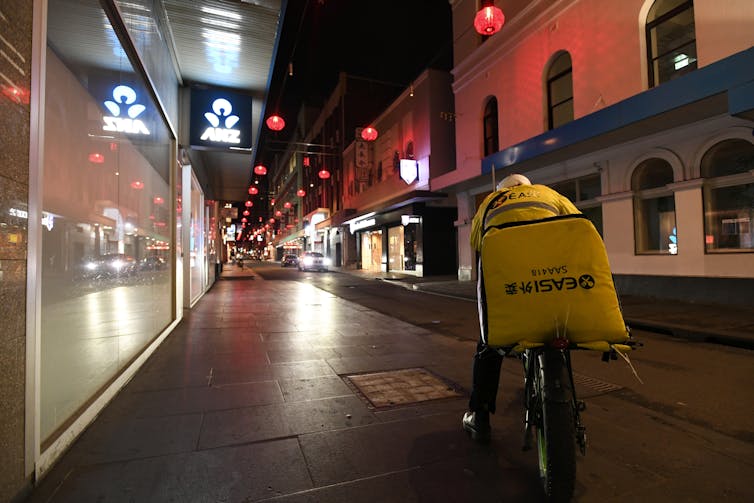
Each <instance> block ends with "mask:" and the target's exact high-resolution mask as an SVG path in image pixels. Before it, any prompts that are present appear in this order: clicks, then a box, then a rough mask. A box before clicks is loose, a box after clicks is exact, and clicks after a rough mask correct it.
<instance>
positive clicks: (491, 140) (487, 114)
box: [482, 97, 500, 157]
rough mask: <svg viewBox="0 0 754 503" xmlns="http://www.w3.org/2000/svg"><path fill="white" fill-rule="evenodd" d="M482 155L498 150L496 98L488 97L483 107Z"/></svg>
mask: <svg viewBox="0 0 754 503" xmlns="http://www.w3.org/2000/svg"><path fill="white" fill-rule="evenodd" d="M482 127H483V129H484V157H487V156H488V155H491V154H494V153H495V152H497V151H498V150H500V145H499V143H498V129H497V98H494V97H493V98H490V99H489V101H487V105H485V107H484V123H483V124H482Z"/></svg>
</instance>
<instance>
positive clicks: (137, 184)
mask: <svg viewBox="0 0 754 503" xmlns="http://www.w3.org/2000/svg"><path fill="white" fill-rule="evenodd" d="M131 188H132V189H136V190H141V189H143V188H144V182H142V181H141V180H135V181H133V182H131Z"/></svg>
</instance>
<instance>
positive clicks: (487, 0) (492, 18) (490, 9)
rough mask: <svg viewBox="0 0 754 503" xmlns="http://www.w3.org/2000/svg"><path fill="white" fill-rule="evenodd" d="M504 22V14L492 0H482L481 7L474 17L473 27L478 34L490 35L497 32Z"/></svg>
mask: <svg viewBox="0 0 754 503" xmlns="http://www.w3.org/2000/svg"><path fill="white" fill-rule="evenodd" d="M504 23H505V16H504V15H503V11H502V10H500V8H499V7H496V6H495V2H494V0H484V1H483V2H482V8H481V9H479V12H477V13H476V16H475V17H474V29H475V30H476V31H477V33H479V34H480V35H485V36H490V35H494V34H495V33H497V32H499V31H500V29H501V28H502V27H503V24H504Z"/></svg>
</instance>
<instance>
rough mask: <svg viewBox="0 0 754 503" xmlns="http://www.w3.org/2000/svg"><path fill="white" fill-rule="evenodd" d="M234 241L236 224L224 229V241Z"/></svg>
mask: <svg viewBox="0 0 754 503" xmlns="http://www.w3.org/2000/svg"><path fill="white" fill-rule="evenodd" d="M235 240H236V224H230V225H229V226H227V227H226V228H225V241H235Z"/></svg>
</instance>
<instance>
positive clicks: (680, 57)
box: [646, 0, 696, 87]
mask: <svg viewBox="0 0 754 503" xmlns="http://www.w3.org/2000/svg"><path fill="white" fill-rule="evenodd" d="M646 33H647V69H648V72H647V74H648V77H649V87H654V86H657V85H659V84H662V83H663V82H667V81H669V80H673V79H674V78H676V77H680V76H681V75H685V74H687V73H689V72H690V71H692V70H695V69H696V32H695V30H694V2H693V0H657V1H656V2H655V3H654V4H653V5H652V8H651V9H649V13H648V14H647V23H646Z"/></svg>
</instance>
